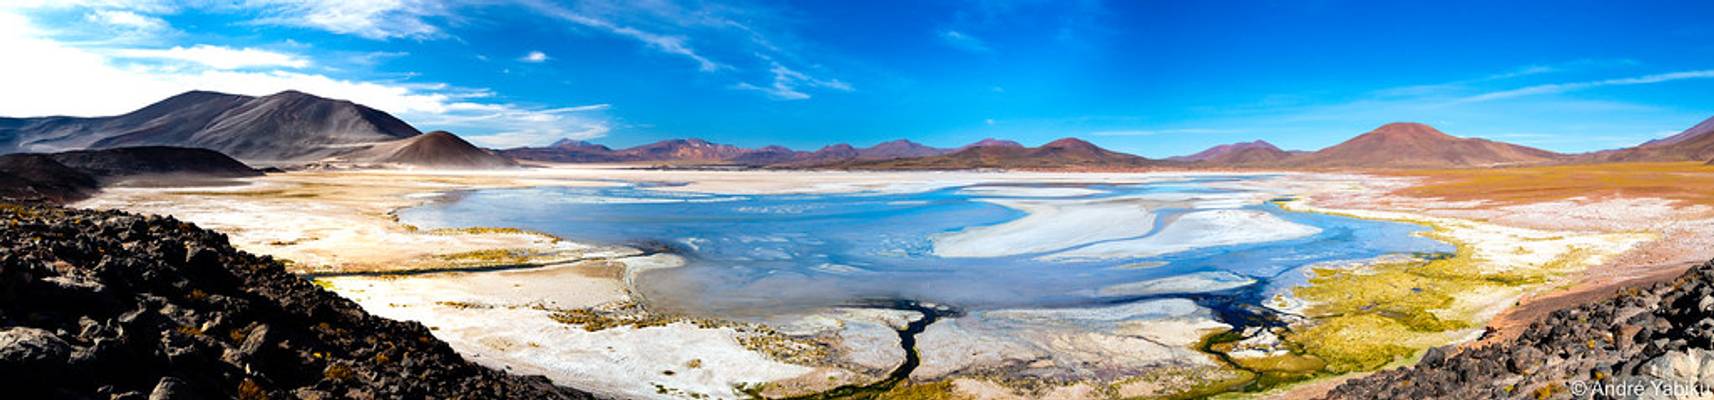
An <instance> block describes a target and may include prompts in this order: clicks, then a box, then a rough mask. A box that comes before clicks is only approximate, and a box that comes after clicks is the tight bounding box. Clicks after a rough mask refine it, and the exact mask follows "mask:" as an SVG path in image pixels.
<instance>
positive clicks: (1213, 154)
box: [1167, 140, 1294, 165]
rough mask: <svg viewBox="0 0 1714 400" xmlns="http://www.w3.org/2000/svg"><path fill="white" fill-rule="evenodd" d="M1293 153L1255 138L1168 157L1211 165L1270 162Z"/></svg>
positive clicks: (1276, 161) (1275, 161)
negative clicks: (1249, 140)
mask: <svg viewBox="0 0 1714 400" xmlns="http://www.w3.org/2000/svg"><path fill="white" fill-rule="evenodd" d="M1293 155H1294V154H1293V153H1291V152H1288V151H1285V150H1280V148H1279V147H1275V146H1274V145H1273V143H1268V142H1267V141H1263V140H1257V141H1254V142H1240V143H1232V144H1223V145H1219V146H1214V147H1210V148H1208V150H1203V151H1201V152H1198V153H1196V154H1191V155H1188V156H1178V157H1170V158H1167V160H1171V161H1186V162H1200V163H1205V164H1212V165H1257V164H1272V163H1278V162H1280V161H1284V160H1285V159H1287V158H1291V157H1292V156H1293Z"/></svg>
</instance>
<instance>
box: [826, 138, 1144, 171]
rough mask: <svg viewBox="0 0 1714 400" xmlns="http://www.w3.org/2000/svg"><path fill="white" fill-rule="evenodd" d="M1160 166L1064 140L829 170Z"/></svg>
mask: <svg viewBox="0 0 1714 400" xmlns="http://www.w3.org/2000/svg"><path fill="white" fill-rule="evenodd" d="M984 142H986V141H984ZM978 143H982V142H978ZM1011 143H1012V144H1016V142H1011ZM1160 165H1163V163H1162V162H1160V161H1158V160H1150V159H1147V158H1143V157H1141V156H1136V155H1131V154H1125V153H1120V152H1116V151H1111V150H1107V149H1103V148H1101V147H1100V146H1096V145H1095V144H1093V143H1089V142H1086V141H1083V140H1082V139H1077V138H1064V139H1059V140H1055V141H1052V142H1048V143H1047V144H1044V145H1042V146H1041V147H1023V146H1021V145H1020V146H1015V147H1014V146H1011V145H1006V144H995V143H992V142H989V144H988V145H981V146H966V147H964V148H963V149H962V150H959V151H956V152H952V153H948V154H943V155H938V156H929V157H917V158H901V159H894V160H882V161H862V162H853V163H846V164H840V165H832V166H830V167H836V168H847V169H901V170H940V169H1125V168H1144V167H1154V166H1160Z"/></svg>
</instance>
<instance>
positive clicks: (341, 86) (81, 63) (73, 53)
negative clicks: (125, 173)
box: [0, 8, 608, 142]
mask: <svg viewBox="0 0 1714 400" xmlns="http://www.w3.org/2000/svg"><path fill="white" fill-rule="evenodd" d="M0 49H6V51H7V55H8V56H10V57H16V58H18V59H24V60H31V62H27V63H23V62H7V63H0V88H5V90H4V91H0V115H3V116H14V117H26V116H44V115H72V116H102V115H117V114H121V113H125V112H130V111H132V110H135V109H137V108H140V107H142V106H144V105H148V104H150V103H153V102H156V101H159V100H161V99H163V98H166V97H169V96H172V95H176V94H179V93H183V92H185V91H189V90H212V91H218V92H226V93H234V94H243V95H252V96H261V95H268V94H273V93H278V92H281V91H285V90H299V91H303V92H307V93H311V94H315V95H318V96H324V97H330V98H337V99H345V100H351V101H354V102H357V103H360V104H364V105H367V106H370V107H374V108H376V109H379V110H382V111H386V112H388V113H392V114H395V115H397V116H399V117H400V118H403V119H404V120H406V121H409V122H411V123H412V124H413V125H416V126H418V127H419V128H422V129H424V130H432V129H447V130H453V131H460V130H464V131H466V132H464V136H465V137H467V138H469V139H471V140H472V141H478V142H480V141H483V140H489V139H480V138H482V137H483V135H482V134H483V133H485V132H494V131H501V132H507V133H511V135H510V136H509V137H518V135H520V134H521V133H522V132H537V133H540V134H542V135H550V134H560V135H591V134H599V133H601V132H605V131H606V129H607V128H606V127H607V126H608V123H607V122H606V121H605V119H604V117H603V116H601V115H599V114H597V113H596V112H598V111H601V110H603V109H605V107H606V106H605V105H595V106H580V107H569V108H557V109H539V108H531V107H523V106H517V105H512V104H505V103H495V102H484V101H482V100H483V99H485V98H488V97H491V96H493V94H492V93H490V92H488V91H486V90H480V89H462V88H455V87H451V86H450V85H446V84H436V83H428V84H424V83H416V84H412V83H396V82H365V81H354V80H346V79H339V78H334V77H329V76H326V75H319V74H310V73H303V72H297V71H290V70H282V69H266V68H263V69H254V70H252V69H223V68H219V67H222V66H231V65H221V64H220V63H219V62H214V63H213V64H216V65H204V64H200V63H197V64H191V65H189V67H175V68H163V67H159V66H148V65H138V64H134V63H124V62H120V60H118V59H116V58H115V57H117V56H115V55H111V54H108V53H107V52H102V51H96V50H91V49H85V48H81V47H78V46H76V45H71V44H67V43H62V42H59V41H55V40H53V39H51V38H48V37H47V36H46V35H45V34H44V33H43V32H42V31H40V30H38V29H36V28H35V27H34V26H33V25H32V24H31V21H30V20H29V19H28V18H25V17H24V16H22V15H19V14H16V13H11V12H7V11H6V10H5V9H3V8H0ZM193 49H194V48H193ZM186 59H187V60H191V59H190V58H186ZM304 62H305V63H307V62H308V61H304ZM275 64H282V63H275ZM283 64H291V63H289V62H288V63H283ZM274 66H275V67H289V66H290V65H274ZM514 140H515V139H514Z"/></svg>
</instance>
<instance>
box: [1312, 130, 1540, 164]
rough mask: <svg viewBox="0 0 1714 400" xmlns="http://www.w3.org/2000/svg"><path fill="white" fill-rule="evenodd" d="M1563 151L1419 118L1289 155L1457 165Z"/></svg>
mask: <svg viewBox="0 0 1714 400" xmlns="http://www.w3.org/2000/svg"><path fill="white" fill-rule="evenodd" d="M1564 157H1565V156H1564V155H1562V154H1559V153H1554V152H1550V151H1547V150H1541V149H1537V148H1533V147H1525V146H1519V145H1515V144H1509V143H1501V142H1495V141H1491V140H1486V139H1475V138H1460V137H1454V136H1452V135H1447V134H1445V133H1441V132H1440V131H1438V130H1435V129H1434V128H1433V127H1430V126H1428V125H1423V124H1418V123H1407V122H1397V123H1391V124H1386V125H1382V126H1381V127H1380V128H1376V129H1375V130H1373V131H1369V132H1368V133H1364V134H1362V135H1359V136H1357V137H1355V138H1352V139H1351V140H1347V141H1345V142H1344V143H1340V144H1338V145H1334V146H1333V147H1328V148H1325V149H1321V150H1320V151H1317V152H1314V153H1309V154H1304V155H1302V156H1298V157H1293V158H1291V159H1289V160H1286V161H1285V162H1284V163H1283V165H1285V166H1294V167H1310V168H1325V167H1356V168H1457V167H1488V166H1504V165H1521V164H1537V163H1545V162H1551V161H1555V160H1559V159H1562V158H1564Z"/></svg>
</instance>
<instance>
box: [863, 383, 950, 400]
mask: <svg viewBox="0 0 1714 400" xmlns="http://www.w3.org/2000/svg"><path fill="white" fill-rule="evenodd" d="M965 398H967V396H959V395H958V393H957V392H954V391H953V390H952V382H951V381H940V382H929V383H905V384H900V385H895V386H893V388H892V389H891V390H887V391H885V392H881V394H879V395H876V396H875V399H876V400H948V399H965Z"/></svg>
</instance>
